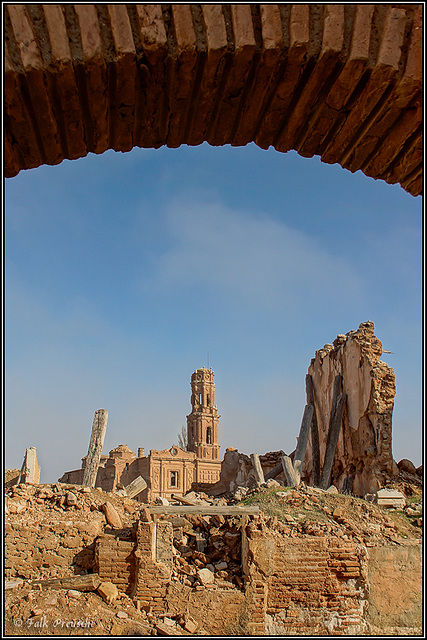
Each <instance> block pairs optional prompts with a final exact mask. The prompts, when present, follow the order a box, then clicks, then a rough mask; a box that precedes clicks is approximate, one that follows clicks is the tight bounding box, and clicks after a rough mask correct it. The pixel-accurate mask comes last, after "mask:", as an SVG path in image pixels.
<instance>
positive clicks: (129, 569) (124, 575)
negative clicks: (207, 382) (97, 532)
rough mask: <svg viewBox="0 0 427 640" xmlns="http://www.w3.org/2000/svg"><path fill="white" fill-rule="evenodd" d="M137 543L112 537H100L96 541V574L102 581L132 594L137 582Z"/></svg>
mask: <svg viewBox="0 0 427 640" xmlns="http://www.w3.org/2000/svg"><path fill="white" fill-rule="evenodd" d="M134 550H135V541H133V540H120V538H116V537H115V536H112V535H102V536H98V538H97V539H96V541H95V558H94V568H95V572H96V573H98V574H99V577H100V578H101V580H105V581H106V582H112V583H113V584H115V585H117V587H118V588H119V590H120V591H124V592H125V593H127V594H130V592H131V589H132V586H133V584H134V582H135V555H134Z"/></svg>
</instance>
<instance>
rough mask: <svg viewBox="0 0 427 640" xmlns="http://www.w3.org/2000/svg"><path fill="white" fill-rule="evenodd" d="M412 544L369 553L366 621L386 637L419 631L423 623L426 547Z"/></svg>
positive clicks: (371, 550)
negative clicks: (402, 630)
mask: <svg viewBox="0 0 427 640" xmlns="http://www.w3.org/2000/svg"><path fill="white" fill-rule="evenodd" d="M410 542H412V541H408V544H404V541H402V544H401V545H400V546H398V547H395V546H391V545H387V546H382V547H371V548H370V549H369V563H368V575H369V586H370V588H369V596H368V603H369V606H368V609H367V615H366V617H367V620H368V622H369V623H370V624H371V625H372V626H373V627H376V628H377V629H378V630H379V631H380V632H383V633H384V635H389V634H390V635H394V633H393V628H396V627H401V628H402V627H403V628H407V629H411V628H414V627H419V626H420V625H421V620H422V619H423V576H422V567H423V563H422V547H421V545H420V544H415V545H414V544H410Z"/></svg>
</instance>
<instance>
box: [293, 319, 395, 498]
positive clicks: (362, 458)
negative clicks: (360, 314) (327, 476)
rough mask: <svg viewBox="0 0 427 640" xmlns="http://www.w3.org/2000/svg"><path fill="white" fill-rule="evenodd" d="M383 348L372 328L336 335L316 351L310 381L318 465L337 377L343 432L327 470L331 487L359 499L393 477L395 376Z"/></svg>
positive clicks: (309, 477) (308, 462)
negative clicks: (343, 400) (344, 400)
mask: <svg viewBox="0 0 427 640" xmlns="http://www.w3.org/2000/svg"><path fill="white" fill-rule="evenodd" d="M382 353H383V348H382V344H381V342H380V340H379V339H378V338H377V337H376V336H375V334H374V323H373V322H370V321H368V322H363V323H362V324H361V325H360V326H359V329H358V330H357V331H349V332H348V333H347V334H346V335H338V336H337V338H336V340H335V341H334V343H333V345H332V344H326V345H325V346H324V348H323V349H320V350H318V351H316V355H315V358H313V359H312V361H311V363H310V366H309V369H308V373H309V375H311V377H312V381H313V386H314V395H315V411H316V418H317V425H318V433H319V449H320V464H322V462H323V460H324V456H325V450H326V442H327V437H328V428H329V420H330V413H331V405H332V392H333V387H334V379H335V376H337V375H339V374H340V375H341V376H342V387H343V393H344V394H346V395H347V404H346V407H345V410H344V416H343V423H342V429H341V431H340V435H339V439H338V444H337V448H336V452H335V458H334V462H333V466H332V475H331V483H332V484H334V485H335V486H336V487H337V488H338V490H339V491H342V492H346V491H347V492H352V493H354V494H355V495H358V496H364V495H365V494H366V493H375V492H376V491H377V490H378V489H380V488H381V487H382V486H384V484H385V482H386V480H387V479H389V477H390V476H391V475H393V473H395V472H396V470H395V469H394V465H393V456H392V448H391V430H392V413H393V404H394V396H395V393H396V389H395V378H394V371H393V369H392V368H391V367H389V366H388V365H387V364H386V363H385V362H382V361H381V360H380V356H381V354H382ZM302 477H303V479H304V480H305V481H306V482H308V483H310V484H311V483H312V482H313V462H312V438H311V434H310V437H309V443H308V447H307V453H306V457H305V464H304V467H303V476H302Z"/></svg>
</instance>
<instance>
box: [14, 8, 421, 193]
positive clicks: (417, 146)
mask: <svg viewBox="0 0 427 640" xmlns="http://www.w3.org/2000/svg"><path fill="white" fill-rule="evenodd" d="M5 66H6V68H5V105H6V111H5V172H6V176H7V177H10V176H14V175H16V174H17V173H18V172H19V171H20V170H21V169H29V168H32V167H37V166H39V165H42V164H58V163H59V162H61V161H62V160H63V159H64V158H69V159H73V158H80V157H82V156H85V155H87V153H88V152H94V153H102V152H103V151H105V150H107V149H115V150H116V151H130V150H131V149H132V148H133V147H135V146H139V147H150V148H153V147H154V148H157V147H160V146H162V145H167V146H169V147H179V146H180V145H181V144H187V145H199V144H201V143H202V142H205V141H207V142H208V143H209V144H211V145H215V146H216V145H224V144H231V145H234V146H243V145H246V144H248V143H249V142H255V143H256V144H257V145H258V146H259V147H262V148H268V147H269V146H273V147H274V148H275V149H277V150H278V151H281V152H286V151H289V150H291V149H294V150H296V151H297V152H298V153H299V154H300V155H302V156H305V157H311V156H313V155H318V156H320V157H321V159H322V161H324V162H327V163H331V164H332V163H339V164H340V165H341V166H342V167H344V168H346V169H349V170H350V171H357V170H358V169H361V170H362V171H363V172H364V173H365V174H366V175H368V176H371V177H373V178H376V179H377V178H380V179H383V180H385V181H386V182H389V183H396V182H398V183H400V184H401V185H402V187H403V188H404V189H406V190H407V191H408V192H409V193H411V194H412V195H418V194H420V193H421V190H422V120H421V118H422V105H421V98H422V76H421V73H422V5H420V4H418V5H417V4H387V5H384V4H378V5H351V4H342V5H321V4H311V5H301V4H300V5H289V4H281V5H272V4H270V5H260V4H252V5H245V4H238V5H232V4H229V5H198V4H192V5H184V4H180V5H166V4H162V5H153V4H151V5H135V4H133V5H132V4H128V5H125V4H121V5H120V4H116V5H106V4H105V5H103V4H98V5H71V4H63V5H54V4H47V5H34V4H27V5H6V10H5Z"/></svg>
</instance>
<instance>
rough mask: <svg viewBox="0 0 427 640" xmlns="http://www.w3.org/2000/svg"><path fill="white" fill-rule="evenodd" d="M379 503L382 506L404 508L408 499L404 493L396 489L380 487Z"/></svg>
mask: <svg viewBox="0 0 427 640" xmlns="http://www.w3.org/2000/svg"><path fill="white" fill-rule="evenodd" d="M377 504H378V505H379V506H381V507H394V508H395V509H403V508H404V507H405V504H406V499H405V496H404V495H403V493H401V492H400V491H397V490H396V489H380V490H379V491H377Z"/></svg>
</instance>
